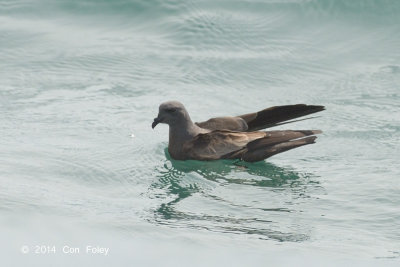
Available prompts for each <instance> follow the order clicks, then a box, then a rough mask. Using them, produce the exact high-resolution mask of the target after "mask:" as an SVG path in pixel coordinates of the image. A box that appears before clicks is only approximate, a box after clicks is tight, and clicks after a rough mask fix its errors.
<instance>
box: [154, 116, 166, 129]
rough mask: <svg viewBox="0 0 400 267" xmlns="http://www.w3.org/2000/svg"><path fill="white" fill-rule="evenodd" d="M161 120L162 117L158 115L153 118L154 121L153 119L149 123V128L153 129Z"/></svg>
mask: <svg viewBox="0 0 400 267" xmlns="http://www.w3.org/2000/svg"><path fill="white" fill-rule="evenodd" d="M162 121H163V118H159V117H157V118H155V119H154V121H153V123H152V124H151V128H153V129H154V127H156V126H157V124H159V123H160V122H162Z"/></svg>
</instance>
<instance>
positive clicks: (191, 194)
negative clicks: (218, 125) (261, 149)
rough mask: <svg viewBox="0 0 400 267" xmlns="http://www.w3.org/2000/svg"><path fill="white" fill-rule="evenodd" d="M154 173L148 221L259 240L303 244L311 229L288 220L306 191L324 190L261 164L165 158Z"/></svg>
mask: <svg viewBox="0 0 400 267" xmlns="http://www.w3.org/2000/svg"><path fill="white" fill-rule="evenodd" d="M166 154H167V152H166ZM167 156H168V154H167ZM168 158H169V156H168ZM157 169H158V175H157V180H155V182H154V183H153V184H152V185H151V191H150V192H149V194H150V195H152V196H154V197H156V198H157V199H158V200H159V201H160V204H159V207H158V208H157V209H155V210H154V217H148V221H150V222H153V223H156V224H161V225H169V226H171V227H188V228H196V229H207V230H209V231H216V232H225V233H235V234H251V235H254V236H255V237H256V238H261V239H274V240H279V241H304V240H307V239H308V233H309V231H310V229H309V228H307V227H299V225H298V224H296V223H291V222H290V221H291V220H296V218H297V219H300V220H301V215H300V214H301V210H299V208H298V207H297V205H299V204H301V203H302V202H303V201H306V200H307V199H308V198H310V197H311V193H307V191H309V190H310V188H313V190H314V189H317V191H320V192H321V190H322V191H323V189H322V188H320V187H319V186H318V183H317V182H315V181H313V178H312V176H310V175H306V174H300V173H297V172H295V171H293V170H291V169H286V168H281V167H277V166H275V165H273V164H270V163H266V162H262V163H258V164H239V165H237V164H236V165H235V163H234V162H233V161H218V162H198V161H189V162H180V161H174V160H171V159H170V158H169V159H168V160H167V161H165V163H164V165H163V166H162V167H161V166H160V167H158V168H157ZM314 193H315V192H314ZM200 203H201V204H200ZM282 212H283V213H287V214H288V215H287V216H286V218H287V219H286V220H287V224H286V225H285V226H283V225H284V224H282V221H280V222H279V223H278V221H276V220H277V219H278V218H279V220H282V216H281V215H280V214H281V213H282ZM294 229H296V230H294Z"/></svg>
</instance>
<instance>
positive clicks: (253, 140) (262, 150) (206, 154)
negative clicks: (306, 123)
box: [152, 101, 325, 162]
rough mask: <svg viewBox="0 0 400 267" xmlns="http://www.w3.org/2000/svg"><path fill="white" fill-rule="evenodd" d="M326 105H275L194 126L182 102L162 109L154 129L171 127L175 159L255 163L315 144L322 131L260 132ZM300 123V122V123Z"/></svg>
mask: <svg viewBox="0 0 400 267" xmlns="http://www.w3.org/2000/svg"><path fill="white" fill-rule="evenodd" d="M324 109H325V107H324V106H314V105H305V104H297V105H287V106H276V107H271V108H267V109H264V110H261V111H259V112H254V113H249V114H245V115H240V116H236V117H218V118H212V119H209V120H208V121H205V122H199V123H193V122H192V120H191V119H190V116H189V113H188V112H187V111H186V109H185V107H184V106H183V105H182V103H180V102H177V101H169V102H165V103H162V104H161V105H160V107H159V113H158V116H157V118H155V119H154V122H153V124H152V128H153V129H154V127H156V125H157V124H158V123H166V124H168V125H169V144H168V152H169V154H170V155H171V157H172V158H173V159H176V160H189V159H191V160H217V159H241V160H244V161H249V162H255V161H260V160H264V159H266V158H268V157H270V156H273V155H275V154H278V153H281V152H284V151H287V150H290V149H292V148H296V147H299V146H303V145H307V144H312V143H314V142H315V139H316V138H317V137H316V136H315V134H319V133H321V131H319V130H284V131H258V130H261V129H265V128H269V127H273V126H277V125H282V124H285V123H290V122H294V121H289V120H292V119H295V118H298V117H301V116H305V115H309V114H312V113H315V112H319V111H322V110H324ZM297 121H298V120H297Z"/></svg>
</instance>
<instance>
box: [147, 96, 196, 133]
mask: <svg viewBox="0 0 400 267" xmlns="http://www.w3.org/2000/svg"><path fill="white" fill-rule="evenodd" d="M188 119H189V120H190V118H189V114H188V113H187V111H186V109H185V107H184V106H183V104H182V103H180V102H178V101H168V102H164V103H162V104H161V105H160V107H159V108H158V116H157V118H155V119H154V121H153V123H152V124H151V127H152V128H153V129H154V127H156V126H157V124H159V123H166V124H168V125H169V126H174V125H177V124H179V123H180V122H184V121H186V120H188Z"/></svg>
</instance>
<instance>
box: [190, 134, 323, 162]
mask: <svg viewBox="0 0 400 267" xmlns="http://www.w3.org/2000/svg"><path fill="white" fill-rule="evenodd" d="M318 133H320V131H312V130H304V131H303V130H301V131H292V130H287V131H270V132H231V131H224V130H223V131H213V132H210V133H206V134H199V135H197V136H196V137H195V138H194V139H192V140H190V141H188V142H186V143H185V144H184V146H183V152H184V154H186V155H187V159H194V160H216V159H243V160H245V161H250V162H254V161H260V160H263V159H265V158H268V157H270V156H272V155H275V154H277V153H280V152H284V151H287V150H289V149H292V148H295V147H299V146H302V145H306V144H311V143H313V142H314V140H315V138H316V137H315V136H313V135H315V134H318Z"/></svg>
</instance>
